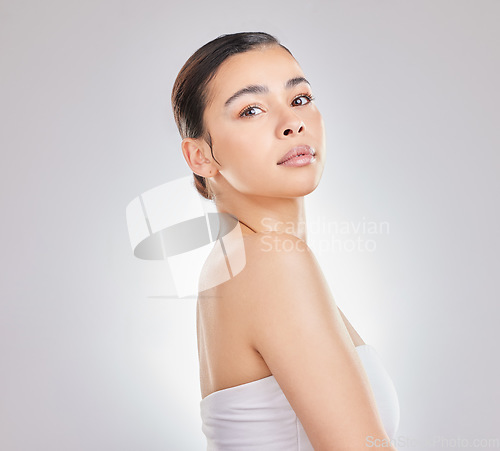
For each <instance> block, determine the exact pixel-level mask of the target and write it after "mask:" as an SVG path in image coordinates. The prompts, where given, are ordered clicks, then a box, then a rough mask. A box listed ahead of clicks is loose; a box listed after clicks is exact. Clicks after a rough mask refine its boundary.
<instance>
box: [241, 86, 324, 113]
mask: <svg viewBox="0 0 500 451" xmlns="http://www.w3.org/2000/svg"><path fill="white" fill-rule="evenodd" d="M301 97H306V98H307V99H308V100H309V102H307V103H306V105H308V104H309V103H310V102H312V101H313V100H314V99H315V97H314V96H313V95H312V94H307V93H305V92H304V93H302V94H299V95H298V96H297V97H295V98H294V99H293V100H292V103H293V102H295V101H296V100H297V99H300V98H301ZM295 106H305V105H295ZM252 108H260V106H259V105H248V106H247V107H245V108H244V109H243V110H241V111H240V113H239V114H238V116H239V117H252V116H245V113H246V112H247V111H249V110H251V109H252Z"/></svg>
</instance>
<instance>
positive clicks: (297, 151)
mask: <svg viewBox="0 0 500 451" xmlns="http://www.w3.org/2000/svg"><path fill="white" fill-rule="evenodd" d="M315 154H316V151H315V150H314V148H312V147H310V146H308V145H307V144H301V145H300V146H295V147H294V148H293V149H291V150H289V151H288V152H287V153H286V154H285V155H283V156H282V157H281V159H280V160H279V161H278V163H277V164H283V163H285V162H286V161H289V160H290V159H293V158H294V157H298V156H299V155H303V156H302V157H301V158H304V157H314V155H315ZM309 159H310V158H309Z"/></svg>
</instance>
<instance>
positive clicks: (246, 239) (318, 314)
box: [172, 33, 399, 451]
mask: <svg viewBox="0 0 500 451" xmlns="http://www.w3.org/2000/svg"><path fill="white" fill-rule="evenodd" d="M172 106H173V111H174V116H175V120H176V123H177V126H178V128H179V131H180V134H181V137H182V152H183V155H184V158H185V160H186V162H187V164H188V165H189V167H190V168H191V170H192V171H193V174H194V182H195V186H196V189H197V190H198V191H199V193H200V194H201V195H202V196H204V197H205V198H207V199H212V200H213V201H214V202H215V205H216V208H217V211H218V212H219V213H221V214H226V215H229V216H230V217H233V218H237V220H238V223H237V225H238V227H239V230H240V232H241V248H239V249H238V246H234V243H235V241H234V240H232V241H229V240H228V241H226V242H225V243H219V246H218V247H217V249H219V250H220V249H221V246H222V248H223V249H225V251H224V253H225V255H223V254H221V253H220V252H212V254H210V256H209V257H208V259H207V261H206V262H205V265H204V268H203V271H202V274H201V278H200V287H203V286H208V287H209V288H206V289H202V290H201V291H200V293H199V296H198V302H197V332H198V352H199V361H200V378H201V381H200V382H201V394H202V400H201V403H200V406H201V417H202V421H203V423H202V429H203V432H204V434H205V435H206V437H207V442H208V449H210V450H273V451H275V450H286V451H293V450H302V451H303V450H312V449H315V450H335V451H342V450H362V449H366V448H373V447H377V446H379V447H384V449H391V450H395V449H396V448H395V447H394V445H393V438H394V435H395V432H396V430H397V427H398V424H399V404H398V399H397V394H396V392H395V389H394V386H393V384H392V381H391V379H390V377H389V375H388V374H387V372H386V371H385V369H384V367H383V365H382V362H381V361H380V358H379V356H378V354H377V352H376V351H375V349H374V348H373V347H371V346H370V345H368V344H366V343H364V341H363V340H362V339H361V337H360V336H359V335H358V333H357V332H356V331H355V330H354V328H353V327H352V326H351V324H350V323H349V321H348V320H347V318H346V317H345V316H344V315H343V313H342V312H341V311H340V310H339V309H338V307H337V306H336V304H335V300H334V299H333V297H332V294H331V292H330V290H329V288H328V284H327V282H326V281H325V278H324V276H323V274H322V271H321V269H320V267H319V265H318V263H317V261H316V259H315V257H314V255H313V253H312V251H311V250H310V249H309V248H308V246H307V230H306V227H305V208H304V196H306V195H307V194H309V193H311V192H312V191H313V190H314V189H315V188H316V187H317V186H318V183H319V181H320V179H321V176H322V173H323V168H324V164H325V158H326V148H325V133H324V126H323V120H322V117H321V114H320V112H319V111H318V108H317V107H316V105H315V103H314V97H313V94H312V89H311V86H310V84H309V82H308V81H307V79H306V77H305V75H304V73H303V72H302V69H301V68H300V66H299V64H298V63H297V61H296V60H295V59H294V57H293V56H292V54H291V53H290V51H289V50H287V49H286V48H285V47H283V46H282V45H281V44H280V43H279V42H278V41H277V40H276V39H275V38H274V37H273V36H271V35H269V34H266V33H236V34H230V35H223V36H220V37H218V38H217V39H215V40H213V41H211V42H209V43H207V44H206V45H204V46H203V47H201V48H200V49H199V50H197V51H196V52H195V53H194V54H193V55H192V56H191V57H190V58H189V59H188V61H187V62H186V63H185V65H184V66H183V67H182V69H181V71H180V72H179V75H178V77H177V79H176V81H175V84H174V87H173V91H172ZM228 236H229V235H226V238H227V237H228ZM219 241H224V238H221V236H219V240H218V242H219ZM224 244H225V246H224ZM214 249H215V247H214ZM241 250H243V251H244V265H243V267H242V269H241V270H240V271H238V272H237V273H234V274H230V276H229V277H222V278H221V274H224V271H225V270H226V272H227V269H226V268H227V263H228V260H233V261H234V257H235V255H236V254H237V253H238V252H239V251H241ZM221 255H223V256H222V257H221ZM217 280H220V281H221V282H220V283H214V281H217Z"/></svg>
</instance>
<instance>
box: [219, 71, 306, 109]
mask: <svg viewBox="0 0 500 451" xmlns="http://www.w3.org/2000/svg"><path fill="white" fill-rule="evenodd" d="M301 83H307V84H308V85H309V86H311V83H309V82H308V81H307V80H306V79H305V78H304V77H294V78H290V80H288V81H287V82H286V83H285V89H291V88H293V87H294V86H297V85H299V84H301ZM268 92H269V88H268V87H267V86H264V85H250V86H246V87H245V88H243V89H240V90H239V91H236V92H235V93H234V94H233V95H232V96H231V97H229V99H227V100H226V103H225V104H224V108H227V107H228V106H229V105H230V104H231V103H232V102H234V101H235V100H236V99H237V98H238V97H241V96H243V95H245V94H266V93H268Z"/></svg>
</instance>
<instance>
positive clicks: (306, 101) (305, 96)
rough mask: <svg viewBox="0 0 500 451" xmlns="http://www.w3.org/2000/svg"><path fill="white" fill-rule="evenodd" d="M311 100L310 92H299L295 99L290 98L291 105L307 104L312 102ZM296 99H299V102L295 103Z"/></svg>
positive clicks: (312, 98)
mask: <svg viewBox="0 0 500 451" xmlns="http://www.w3.org/2000/svg"><path fill="white" fill-rule="evenodd" d="M304 99H305V100H304ZM313 100H314V97H313V96H312V95H311V94H300V95H299V96H297V97H295V99H293V100H292V105H293V106H302V105H307V104H308V103H309V102H312V101H313ZM297 101H300V103H296V102H297Z"/></svg>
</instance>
